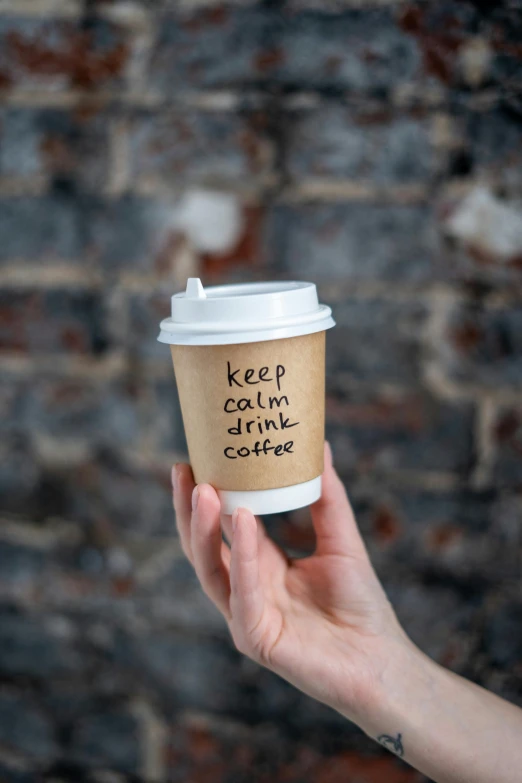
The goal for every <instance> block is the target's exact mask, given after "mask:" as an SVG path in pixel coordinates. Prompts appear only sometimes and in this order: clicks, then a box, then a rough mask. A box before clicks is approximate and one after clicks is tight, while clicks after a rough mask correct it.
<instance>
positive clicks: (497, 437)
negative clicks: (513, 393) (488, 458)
mask: <svg viewBox="0 0 522 783" xmlns="http://www.w3.org/2000/svg"><path fill="white" fill-rule="evenodd" d="M491 437H492V438H493V442H494V445H495V459H494V468H493V474H494V480H495V483H496V484H498V485H501V486H516V487H520V488H522V406H520V405H518V406H517V405H502V406H501V407H500V409H499V410H498V411H497V412H496V415H495V419H494V422H493V427H492V432H491Z"/></svg>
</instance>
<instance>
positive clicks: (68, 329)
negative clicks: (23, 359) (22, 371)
mask: <svg viewBox="0 0 522 783" xmlns="http://www.w3.org/2000/svg"><path fill="white" fill-rule="evenodd" d="M0 308H1V318H0V349H1V350H3V351H6V352H8V353H18V354H31V353H33V354H35V353H37V354H42V353H50V354H58V353H63V354H89V353H93V354H99V353H102V352H103V351H105V349H106V347H107V336H106V331H105V323H104V313H103V301H102V298H101V296H100V294H98V293H94V292H90V291H84V290H69V289H56V290H51V291H38V290H32V291H28V290H15V291H6V290H3V291H1V292H0Z"/></svg>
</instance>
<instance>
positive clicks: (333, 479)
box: [310, 442, 366, 556]
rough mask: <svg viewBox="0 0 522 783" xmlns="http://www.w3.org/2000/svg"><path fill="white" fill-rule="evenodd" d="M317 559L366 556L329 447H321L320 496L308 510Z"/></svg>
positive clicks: (327, 444)
mask: <svg viewBox="0 0 522 783" xmlns="http://www.w3.org/2000/svg"><path fill="white" fill-rule="evenodd" d="M310 511H311V513H312V522H313V526H314V530H315V535H316V539H317V544H316V553H317V554H318V555H357V556H361V555H363V556H366V549H365V546H364V543H363V540H362V538H361V534H360V533H359V529H358V527H357V523H356V521H355V517H354V515H353V511H352V507H351V505H350V501H349V500H348V497H347V495H346V491H345V489H344V486H343V483H342V481H341V479H340V478H339V476H338V475H337V473H336V471H335V469H334V466H333V462H332V451H331V448H330V444H329V443H328V442H325V444H324V472H323V476H322V494H321V497H320V498H319V500H317V501H316V502H315V503H314V504H313V505H312V506H311V507H310Z"/></svg>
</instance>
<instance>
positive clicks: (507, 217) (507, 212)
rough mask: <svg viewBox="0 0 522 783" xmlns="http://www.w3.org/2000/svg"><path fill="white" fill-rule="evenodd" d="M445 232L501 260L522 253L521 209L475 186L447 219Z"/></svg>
mask: <svg viewBox="0 0 522 783" xmlns="http://www.w3.org/2000/svg"><path fill="white" fill-rule="evenodd" d="M445 230H446V232H447V234H448V235H449V236H451V237H453V238H454V239H456V240H457V241H459V242H461V243H462V244H463V245H465V246H467V247H469V248H472V249H474V250H476V251H478V252H480V253H483V254H485V255H488V256H492V257H494V258H496V259H497V260H498V261H500V262H501V263H509V262H510V261H511V260H513V259H515V258H517V257H520V256H522V210H521V208H520V207H518V208H517V207H516V206H514V205H512V204H509V203H507V202H505V201H501V200H500V199H498V198H497V197H496V196H495V195H494V194H493V193H492V192H491V191H490V190H489V189H488V188H486V187H476V188H474V189H473V190H472V191H470V193H468V195H467V196H466V197H465V198H464V199H463V200H462V201H461V203H460V204H459V205H458V206H457V207H456V209H454V210H453V211H452V213H451V214H450V216H449V217H448V218H447V219H446V222H445Z"/></svg>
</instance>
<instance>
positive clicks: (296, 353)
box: [158, 278, 335, 514]
mask: <svg viewBox="0 0 522 783" xmlns="http://www.w3.org/2000/svg"><path fill="white" fill-rule="evenodd" d="M171 302H172V311H171V317H170V318H166V319H164V320H163V321H162V322H161V324H160V335H159V337H158V340H159V341H160V342H163V343H167V344H169V345H170V348H171V353H172V360H173V364H174V373H175V378H176V383H177V387H178V394H179V400H180V404H181V412H182V416H183V424H184V428H185V434H186V438H187V445H188V451H189V457H190V461H191V465H192V470H193V473H194V479H195V481H196V482H197V483H198V484H200V483H208V484H211V485H212V486H213V487H214V488H215V489H216V491H217V492H218V495H219V497H220V500H221V504H222V510H223V513H225V514H231V513H232V512H233V510H234V509H235V508H237V507H243V508H248V509H250V511H252V513H254V514H271V513H278V512H282V511H290V510H292V509H295V508H300V507H302V506H306V505H309V504H310V503H313V502H314V501H315V500H317V499H318V498H319V497H320V495H321V474H322V472H323V444H324V399H325V332H326V330H327V329H330V328H331V327H332V326H334V325H335V322H334V320H333V318H332V313H331V309H330V308H329V307H327V306H326V305H321V304H319V301H318V297H317V290H316V287H315V285H314V284H313V283H306V282H294V281H292V282H286V281H282V282H270V283H246V284H238V285H223V286H212V287H207V288H203V286H202V284H201V281H200V280H199V278H189V280H188V282H187V287H186V290H185V291H184V292H182V293H178V294H175V295H174V296H173V297H172V300H171Z"/></svg>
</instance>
